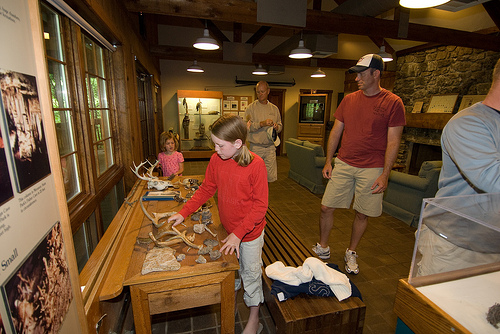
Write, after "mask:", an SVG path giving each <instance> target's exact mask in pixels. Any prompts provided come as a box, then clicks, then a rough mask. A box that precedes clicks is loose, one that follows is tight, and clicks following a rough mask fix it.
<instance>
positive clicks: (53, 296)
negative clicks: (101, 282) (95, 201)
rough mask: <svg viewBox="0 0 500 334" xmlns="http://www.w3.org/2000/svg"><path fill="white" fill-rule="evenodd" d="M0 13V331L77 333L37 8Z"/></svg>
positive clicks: (12, 5)
mask: <svg viewBox="0 0 500 334" xmlns="http://www.w3.org/2000/svg"><path fill="white" fill-rule="evenodd" d="M0 7H1V9H2V15H0V29H1V30H2V31H3V32H4V33H3V34H0V45H3V46H4V48H3V49H2V52H0V97H1V98H0V138H1V140H0V178H1V185H0V187H1V195H0V256H1V259H0V262H1V270H0V295H1V297H2V298H1V301H0V304H1V305H0V316H1V324H2V325H3V326H4V327H5V330H6V331H7V333H57V332H60V333H68V332H72V333H73V334H78V333H81V326H80V323H79V315H78V310H77V303H75V299H77V298H81V297H80V296H77V295H76V291H79V287H78V283H77V282H75V284H74V285H73V286H72V285H71V282H70V273H71V274H72V275H73V274H74V273H75V272H76V271H77V269H76V267H75V268H69V267H68V261H67V260H68V256H70V255H72V256H74V254H67V253H66V249H70V248H67V245H69V243H71V242H72V240H71V236H70V237H69V240H63V234H62V231H64V232H65V233H66V231H68V230H70V227H69V226H67V225H63V224H62V223H58V222H61V221H62V219H61V211H60V208H59V198H58V196H57V189H56V179H55V177H56V175H54V171H53V170H52V168H51V166H55V165H51V164H50V163H51V161H50V160H51V159H52V158H53V157H54V159H56V161H54V163H55V164H57V163H59V159H58V154H57V153H55V151H54V150H57V141H56V140H55V136H54V133H53V132H55V130H54V128H53V127H54V125H53V122H54V120H53V117H52V110H51V101H50V95H49V92H50V87H49V85H48V74H47V69H46V67H45V65H44V62H43V59H44V57H45V52H44V50H43V39H42V29H41V25H40V22H41V19H40V13H39V12H38V1H36V0H0ZM47 134H50V135H51V137H50V139H49V138H47V136H46V135H47ZM58 177H60V178H61V179H62V176H58ZM4 190H5V192H4ZM66 218H67V217H66ZM56 222H57V223H56ZM64 224H68V223H67V219H65V220H64ZM65 235H66V234H65ZM0 330H2V329H0Z"/></svg>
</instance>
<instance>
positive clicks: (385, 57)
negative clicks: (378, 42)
mask: <svg viewBox="0 0 500 334" xmlns="http://www.w3.org/2000/svg"><path fill="white" fill-rule="evenodd" d="M378 55H379V56H380V57H382V60H383V61H384V63H386V62H389V61H393V60H394V59H393V58H392V55H391V54H390V53H387V52H386V51H385V45H382V46H381V47H380V52H379V53H378Z"/></svg>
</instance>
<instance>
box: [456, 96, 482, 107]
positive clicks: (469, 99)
mask: <svg viewBox="0 0 500 334" xmlns="http://www.w3.org/2000/svg"><path fill="white" fill-rule="evenodd" d="M485 97H486V95H464V96H462V101H460V106H459V107H458V111H460V110H462V109H465V108H468V107H470V106H471V105H473V104H474V103H477V102H481V101H483V100H484V98H485Z"/></svg>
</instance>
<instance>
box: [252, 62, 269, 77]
mask: <svg viewBox="0 0 500 334" xmlns="http://www.w3.org/2000/svg"><path fill="white" fill-rule="evenodd" d="M252 74H253V75H267V70H266V69H265V68H263V67H262V65H261V64H259V66H257V67H256V68H255V70H253V72H252Z"/></svg>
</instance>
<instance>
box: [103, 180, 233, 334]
mask: <svg viewBox="0 0 500 334" xmlns="http://www.w3.org/2000/svg"><path fill="white" fill-rule="evenodd" d="M184 178H186V177H184ZM189 178H197V179H200V180H201V179H202V177H189ZM181 179H183V178H182V177H181ZM176 181H179V180H178V178H175V179H174V180H173V181H172V182H174V183H175V182H176ZM179 190H181V193H182V196H185V195H186V193H187V191H186V190H185V189H184V187H183V186H182V185H181V187H180V189H179ZM146 191H147V189H146V184H145V182H144V184H143V190H142V192H143V193H145V192H146ZM210 201H211V203H212V207H211V208H210V211H211V213H212V220H213V224H210V225H209V228H210V229H211V230H212V231H213V232H215V233H217V237H216V238H214V237H212V235H210V234H209V233H208V232H203V233H202V234H196V239H195V241H194V243H195V244H197V245H198V244H202V243H203V240H205V239H207V238H210V239H217V240H218V241H219V246H217V247H215V249H219V248H220V246H221V242H220V240H222V239H224V238H225V237H226V235H227V234H226V232H225V230H224V228H223V227H222V225H221V224H220V220H219V215H218V210H217V207H216V205H215V201H214V200H213V199H210ZM143 203H144V207H145V209H146V210H147V212H148V213H149V214H150V215H153V214H152V213H153V212H157V213H164V212H171V211H179V210H180V208H181V207H182V204H180V203H178V202H176V201H145V202H143ZM131 219H132V223H131V224H129V225H128V229H127V231H126V233H125V236H124V240H123V242H122V243H121V246H120V249H119V251H118V256H117V258H116V259H115V261H114V263H113V265H112V267H111V269H110V273H109V275H107V279H106V282H105V284H104V287H103V289H102V291H101V293H100V295H99V299H100V300H101V301H103V300H108V299H111V298H114V297H116V296H118V295H119V294H120V293H121V292H122V290H123V287H124V286H128V287H129V288H130V293H131V298H132V308H133V313H134V323H135V330H136V333H148V334H149V333H151V315H154V314H159V313H165V312H172V311H177V310H182V309H189V308H194V307H199V306H205V305H211V304H217V303H220V304H221V333H232V332H234V306H235V305H234V301H235V300H234V277H235V272H236V271H237V270H238V269H239V265H238V260H237V258H236V256H235V255H234V254H233V255H231V256H225V255H222V256H221V257H220V258H219V259H218V260H216V261H210V258H209V256H208V255H205V258H206V259H207V263H206V264H197V263H196V262H195V260H196V258H198V254H197V249H190V250H188V247H187V246H186V245H185V244H184V243H182V244H178V245H175V246H172V248H174V249H175V250H176V255H177V254H181V253H183V254H186V258H185V259H184V260H183V261H182V262H181V268H180V269H179V270H177V271H162V272H152V273H148V274H145V275H142V274H141V270H142V265H143V262H144V258H145V256H146V253H147V251H148V250H149V249H151V248H153V245H154V244H153V243H150V244H139V243H136V239H137V237H139V238H147V237H148V233H149V232H151V231H153V233H156V230H157V229H156V228H155V227H154V226H153V224H152V222H151V220H150V219H149V218H147V217H146V216H145V215H144V213H143V211H142V209H141V206H140V203H139V201H137V202H135V203H133V212H132V215H131ZM185 223H186V225H187V227H183V226H182V225H178V226H177V227H178V229H179V230H180V231H181V232H182V231H183V230H187V231H188V234H191V233H192V226H193V225H194V222H193V221H192V220H191V219H190V217H187V219H186V221H185ZM200 296H202V298H200Z"/></svg>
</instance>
